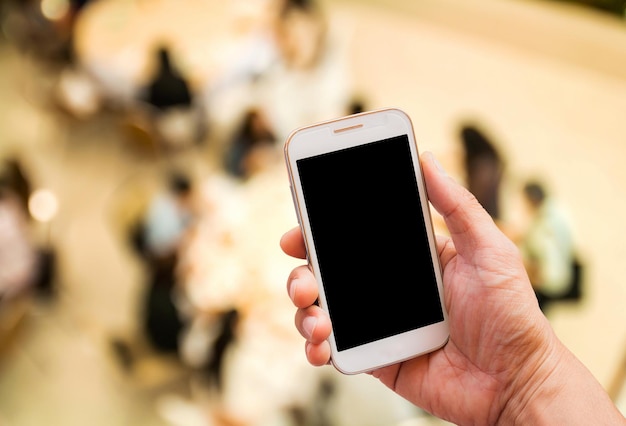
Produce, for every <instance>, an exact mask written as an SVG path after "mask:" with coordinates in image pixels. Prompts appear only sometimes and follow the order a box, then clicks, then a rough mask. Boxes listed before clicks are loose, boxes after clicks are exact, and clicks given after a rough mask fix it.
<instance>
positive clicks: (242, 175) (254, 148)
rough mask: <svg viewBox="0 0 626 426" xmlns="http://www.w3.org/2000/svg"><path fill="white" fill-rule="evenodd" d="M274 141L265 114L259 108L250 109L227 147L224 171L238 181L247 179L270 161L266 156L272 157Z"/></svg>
mask: <svg viewBox="0 0 626 426" xmlns="http://www.w3.org/2000/svg"><path fill="white" fill-rule="evenodd" d="M276 140H277V138H276V135H275V134H274V132H273V130H272V128H271V127H270V124H269V121H268V119H267V117H266V116H265V113H264V112H263V111H262V110H261V109H259V108H250V109H249V110H248V111H247V112H246V113H245V114H244V117H243V119H242V121H241V124H240V126H239V128H238V130H237V131H236V133H235V136H234V137H233V139H232V140H231V141H230V143H229V145H228V147H227V150H226V156H225V168H226V171H227V172H228V173H229V174H230V175H232V176H234V177H236V178H238V179H243V180H245V179H247V178H249V177H250V176H252V175H253V174H255V173H256V172H257V171H258V170H260V169H262V168H263V165H264V163H266V162H267V161H271V160H270V159H268V156H270V157H273V156H274V155H273V153H274V152H275V148H276Z"/></svg>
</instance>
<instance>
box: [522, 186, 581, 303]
mask: <svg viewBox="0 0 626 426" xmlns="http://www.w3.org/2000/svg"><path fill="white" fill-rule="evenodd" d="M523 194H524V199H525V201H526V204H527V207H528V210H529V213H530V222H529V226H528V229H526V231H525V232H524V233H523V235H522V238H521V241H520V247H521V251H522V254H523V256H524V262H525V264H526V269H527V271H528V275H529V278H530V282H531V283H532V285H533V288H534V290H535V293H536V295H537V299H538V300H539V307H540V308H541V309H542V311H544V312H546V311H547V310H548V307H549V306H550V305H551V304H552V303H554V302H556V301H558V300H562V299H564V298H565V297H566V296H568V294H570V295H571V296H570V297H572V296H573V297H574V298H577V297H580V295H572V294H571V293H570V292H571V291H572V290H573V291H574V292H578V291H579V290H580V289H579V287H580V282H579V281H580V272H581V271H580V268H581V265H580V264H579V262H578V259H577V257H576V255H575V248H574V242H573V236H572V232H571V226H570V224H569V220H568V218H567V216H566V215H565V213H564V211H563V210H562V209H561V208H560V207H559V206H558V205H557V203H556V200H554V199H553V197H551V196H549V194H548V193H547V191H546V189H545V185H543V184H542V183H540V182H539V181H535V180H533V181H529V182H527V183H526V184H525V185H524V189H523Z"/></svg>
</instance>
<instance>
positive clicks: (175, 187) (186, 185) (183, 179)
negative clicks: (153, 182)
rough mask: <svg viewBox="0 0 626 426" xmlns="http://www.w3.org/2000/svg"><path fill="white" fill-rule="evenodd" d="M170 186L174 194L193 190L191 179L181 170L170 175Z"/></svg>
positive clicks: (182, 193) (183, 193)
mask: <svg viewBox="0 0 626 426" xmlns="http://www.w3.org/2000/svg"><path fill="white" fill-rule="evenodd" d="M169 188H170V190H171V191H172V192H173V193H174V194H178V195H185V194H188V193H189V191H191V180H190V179H189V178H188V177H187V176H186V175H184V174H182V173H180V172H172V174H171V175H170V177H169Z"/></svg>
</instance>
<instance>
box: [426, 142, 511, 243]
mask: <svg viewBox="0 0 626 426" xmlns="http://www.w3.org/2000/svg"><path fill="white" fill-rule="evenodd" d="M420 164H421V165H422V170H423V172H424V180H425V182H426V191H427V193H428V199H429V200H430V202H431V204H432V205H433V207H434V208H435V210H437V211H438V212H439V213H440V214H441V215H442V216H443V219H444V221H445V223H446V226H447V227H448V231H449V232H450V236H451V237H452V241H453V242H454V246H455V248H456V250H457V253H459V254H460V255H471V254H472V253H473V252H475V250H476V249H478V248H483V247H487V246H493V245H494V242H496V241H500V239H502V238H505V237H504V235H503V234H502V233H501V232H500V230H499V229H498V227H497V226H496V224H495V223H494V221H493V219H492V218H491V216H489V214H488V213H487V211H486V210H485V209H484V208H483V207H482V206H481V205H480V203H479V202H478V200H477V199H476V197H474V195H472V193H470V192H469V191H468V190H467V189H466V188H464V187H463V186H461V185H460V184H459V183H457V182H456V181H455V180H454V179H453V178H452V177H450V176H449V175H448V174H447V173H446V172H445V171H444V169H443V168H442V167H441V165H440V164H439V162H438V161H437V160H436V159H435V157H434V155H433V154H432V153H430V152H425V153H424V154H422V155H421V158H420Z"/></svg>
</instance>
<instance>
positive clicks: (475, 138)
mask: <svg viewBox="0 0 626 426" xmlns="http://www.w3.org/2000/svg"><path fill="white" fill-rule="evenodd" d="M460 136H461V141H462V142H463V146H464V148H465V152H466V153H467V156H468V157H474V156H477V155H479V156H490V157H493V158H496V159H499V157H500V155H499V154H498V151H497V150H496V148H495V146H494V144H493V143H492V142H491V140H489V138H488V137H487V135H486V134H485V133H484V132H483V131H482V130H480V129H479V128H478V127H477V126H476V125H474V124H464V125H463V126H461V130H460Z"/></svg>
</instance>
